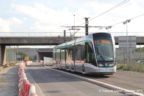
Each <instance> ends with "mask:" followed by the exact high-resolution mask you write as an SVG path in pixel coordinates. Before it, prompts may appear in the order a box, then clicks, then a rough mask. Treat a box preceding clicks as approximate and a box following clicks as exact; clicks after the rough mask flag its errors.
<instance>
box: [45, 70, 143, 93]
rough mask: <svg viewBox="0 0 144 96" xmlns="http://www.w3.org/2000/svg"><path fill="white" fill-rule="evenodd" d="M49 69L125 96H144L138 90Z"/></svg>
mask: <svg viewBox="0 0 144 96" xmlns="http://www.w3.org/2000/svg"><path fill="white" fill-rule="evenodd" d="M46 68H49V67H46ZM49 69H51V68H49ZM51 70H54V71H57V72H61V73H64V74H67V75H71V76H73V77H76V78H79V79H81V80H84V81H87V82H90V83H93V84H96V85H99V86H102V87H104V88H107V89H111V90H113V91H116V92H119V93H123V94H125V95H126V96H144V94H142V93H138V92H135V91H132V90H128V89H124V88H121V87H118V86H115V85H111V84H108V83H104V82H101V81H97V80H94V79H90V78H86V77H82V76H78V75H75V74H72V73H68V72H64V71H61V70H57V69H51Z"/></svg>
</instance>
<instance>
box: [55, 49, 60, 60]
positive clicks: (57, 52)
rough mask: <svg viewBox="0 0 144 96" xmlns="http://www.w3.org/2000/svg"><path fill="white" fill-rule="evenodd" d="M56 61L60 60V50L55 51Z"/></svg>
mask: <svg viewBox="0 0 144 96" xmlns="http://www.w3.org/2000/svg"><path fill="white" fill-rule="evenodd" d="M56 60H58V61H59V60H60V50H57V51H56Z"/></svg>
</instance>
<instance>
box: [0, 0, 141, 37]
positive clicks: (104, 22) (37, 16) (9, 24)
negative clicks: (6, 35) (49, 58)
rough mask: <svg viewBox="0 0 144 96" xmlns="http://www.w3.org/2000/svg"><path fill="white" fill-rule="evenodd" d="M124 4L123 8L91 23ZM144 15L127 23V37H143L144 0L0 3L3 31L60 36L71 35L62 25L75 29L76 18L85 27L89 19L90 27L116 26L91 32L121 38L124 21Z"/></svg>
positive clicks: (0, 29)
mask: <svg viewBox="0 0 144 96" xmlns="http://www.w3.org/2000/svg"><path fill="white" fill-rule="evenodd" d="M122 1H125V2H124V4H123V5H121V6H119V7H117V8H115V9H113V10H111V11H109V12H107V13H106V14H104V15H102V16H99V17H97V18H95V19H93V20H91V18H94V17H95V16H98V15H99V14H101V13H102V12H105V11H107V10H108V9H110V8H112V7H113V6H115V5H117V4H119V3H120V2H122ZM141 14H143V15H142V16H139V17H137V18H134V19H132V20H131V21H130V22H129V23H128V24H127V32H128V34H129V35H136V36H142V35H143V36H144V27H143V25H144V22H143V21H144V0H0V32H19V33H23V34H26V33H31V34H32V35H33V34H34V32H41V33H45V32H48V33H50V34H51V35H59V34H58V33H57V32H61V33H60V34H62V32H63V30H67V32H70V30H68V29H69V28H66V27H63V26H73V25H74V18H75V25H77V26H78V25H84V18H85V17H89V20H90V21H89V25H91V26H111V25H113V24H114V25H115V24H116V25H115V26H112V28H111V29H108V30H106V29H104V28H90V29H89V32H90V33H94V32H104V31H106V32H111V33H112V34H114V35H119V36H121V35H125V33H126V25H125V24H123V23H122V22H123V21H125V20H127V19H130V18H133V17H136V16H138V15H141ZM74 15H75V16H74ZM119 22H120V23H119ZM117 23H118V24H117ZM84 31H85V30H84V28H80V30H79V31H78V32H77V34H76V35H84ZM71 32H73V31H71ZM122 32H123V33H122ZM1 34H3V33H0V35H1Z"/></svg>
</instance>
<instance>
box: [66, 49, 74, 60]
mask: <svg viewBox="0 0 144 96" xmlns="http://www.w3.org/2000/svg"><path fill="white" fill-rule="evenodd" d="M72 56H73V49H72V47H69V48H67V49H66V61H67V62H71V61H72V59H73V58H72Z"/></svg>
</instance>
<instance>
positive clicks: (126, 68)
mask: <svg viewBox="0 0 144 96" xmlns="http://www.w3.org/2000/svg"><path fill="white" fill-rule="evenodd" d="M117 69H118V70H124V71H137V72H144V63H143V64H135V65H124V64H120V65H117Z"/></svg>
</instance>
